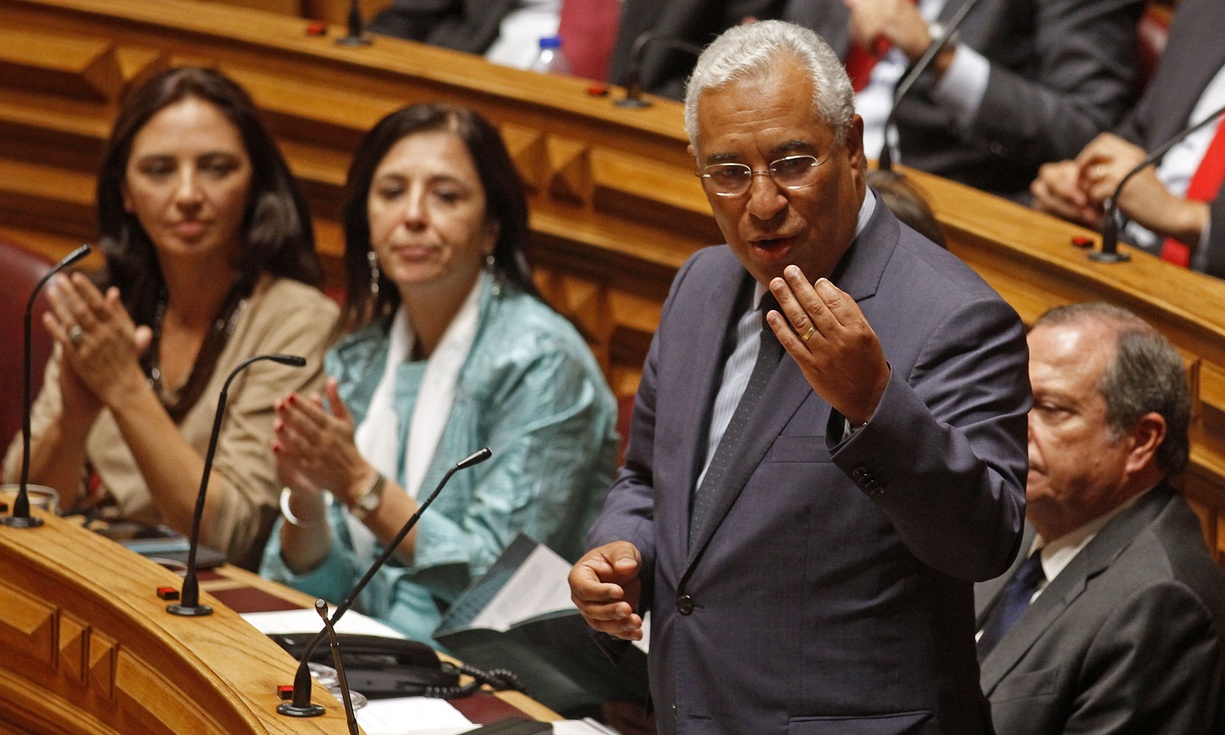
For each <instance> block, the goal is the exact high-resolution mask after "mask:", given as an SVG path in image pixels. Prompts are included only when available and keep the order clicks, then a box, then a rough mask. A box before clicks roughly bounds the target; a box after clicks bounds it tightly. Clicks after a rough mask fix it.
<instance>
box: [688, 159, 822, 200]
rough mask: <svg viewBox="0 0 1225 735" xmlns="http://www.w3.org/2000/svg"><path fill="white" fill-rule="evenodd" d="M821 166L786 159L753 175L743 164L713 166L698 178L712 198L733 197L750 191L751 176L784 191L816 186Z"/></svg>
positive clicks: (800, 160) (817, 161) (819, 162)
mask: <svg viewBox="0 0 1225 735" xmlns="http://www.w3.org/2000/svg"><path fill="white" fill-rule="evenodd" d="M823 162H824V161H823V160H817V157H816V156H786V157H783V158H780V159H778V160H777V161H774V162H773V163H771V164H770V165H769V166H768V167H766V170H765V171H754V170H753V169H752V168H750V167H749V166H748V164H744V163H714V164H711V165H709V166H707V167H706V168H705V169H703V170H702V171H699V172H698V174H697V175H698V177H699V178H701V179H702V182H703V183H705V184H706V185H707V186H708V187H709V188H710V190H711V191H713V192H714V193H715V195H717V196H721V197H735V196H740V195H741V194H743V193H745V192H746V191H748V190H749V186H750V185H751V184H752V183H753V177H754V176H769V177H770V180H771V181H773V182H774V183H775V184H778V185H779V186H781V187H783V188H785V189H803V188H804V187H806V186H812V185H813V184H815V183H816V182H817V167H818V166H820V165H821V164H822V163H823Z"/></svg>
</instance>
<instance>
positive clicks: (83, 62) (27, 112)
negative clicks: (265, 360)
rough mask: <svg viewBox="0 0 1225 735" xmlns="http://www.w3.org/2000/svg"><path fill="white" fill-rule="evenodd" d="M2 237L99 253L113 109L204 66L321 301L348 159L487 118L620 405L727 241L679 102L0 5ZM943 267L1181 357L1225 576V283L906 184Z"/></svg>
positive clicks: (163, 23) (164, 16) (229, 20)
mask: <svg viewBox="0 0 1225 735" xmlns="http://www.w3.org/2000/svg"><path fill="white" fill-rule="evenodd" d="M0 15H3V17H4V18H5V19H6V23H5V24H4V27H3V28H2V29H0V140H3V141H4V142H5V145H4V146H0V235H7V236H9V237H11V238H13V239H15V240H17V241H18V242H21V243H24V244H25V245H26V246H27V247H29V248H31V249H33V250H37V251H40V252H44V253H46V254H49V255H52V256H55V257H59V256H61V255H63V254H64V253H67V252H68V250H69V249H70V248H71V247H74V246H75V245H76V244H79V242H80V241H81V240H85V239H89V238H91V237H93V236H94V234H95V233H94V219H93V212H92V210H91V200H92V186H93V172H94V169H95V167H96V165H97V160H98V157H99V155H100V151H101V147H102V144H103V141H104V140H105V136H106V133H107V130H108V127H109V124H110V120H111V119H113V116H114V112H115V109H116V107H117V104H118V100H119V95H120V94H121V92H122V90H123V89H124V88H125V86H126V85H130V84H131V83H132V82H133V81H135V80H138V79H140V78H141V77H142V76H143V75H145V74H148V73H149V72H151V71H152V70H154V69H157V68H160V67H163V66H166V65H169V64H175V63H184V62H192V63H206V64H213V65H216V66H218V67H219V68H221V69H222V70H224V71H225V72H227V73H229V74H231V75H232V76H233V77H234V78H235V79H237V80H238V81H240V82H241V83H242V84H243V85H244V86H246V87H247V88H248V89H249V90H250V91H251V93H252V95H253V97H254V98H255V100H256V101H257V103H258V104H259V105H260V106H261V107H262V108H263V109H264V110H265V112H266V114H267V119H268V121H269V123H270V126H271V127H272V129H273V131H274V133H275V134H276V136H277V138H278V140H279V141H280V142H281V144H282V146H283V149H284V151H285V152H286V155H287V157H288V159H289V161H290V164H291V166H292V168H293V170H294V172H295V173H296V174H297V175H298V176H299V177H301V179H302V181H303V182H304V185H305V188H306V191H307V193H308V196H309V198H310V201H311V207H312V210H313V212H314V213H315V215H316V218H317V221H316V231H317V234H318V239H319V245H320V249H321V251H322V252H323V254H324V258H325V263H326V265H327V268H328V272H329V278H330V281H331V283H333V284H338V283H340V279H341V265H340V253H341V249H342V245H341V238H340V229H339V223H338V220H337V215H338V211H339V206H340V201H341V198H342V194H343V192H342V189H343V182H344V175H345V170H346V167H347V164H348V160H349V155H350V151H351V150H352V148H353V147H354V146H355V145H356V143H357V141H358V139H359V138H360V137H361V135H362V133H363V132H364V131H365V130H366V129H368V128H369V127H370V125H371V124H372V123H373V122H374V121H375V120H377V119H378V118H379V117H380V116H381V115H383V114H385V113H387V112H389V111H391V110H393V109H395V108H397V107H399V106H400V105H403V104H405V103H409V102H415V101H422V100H444V101H449V102H456V103H460V104H464V105H468V106H471V107H473V108H475V109H477V110H479V111H480V112H482V113H483V114H485V115H486V116H487V117H489V118H490V119H491V120H493V121H494V122H495V124H497V125H498V126H499V128H500V130H501V131H502V133H503V135H504V137H505V138H506V140H507V143H508V146H509V148H510V150H511V152H512V155H513V156H514V159H515V162H516V164H517V166H518V168H519V171H520V173H521V174H522V175H523V177H524V179H525V180H526V182H527V183H528V186H529V189H530V194H531V206H532V220H531V225H532V230H533V243H532V246H531V251H530V252H531V256H532V258H533V262H534V264H535V266H536V272H537V279H538V282H539V284H540V286H541V288H542V291H543V293H544V294H545V296H546V297H547V298H548V300H549V301H550V302H551V303H552V304H553V305H554V306H555V307H556V308H557V309H558V310H559V311H561V312H562V313H564V314H566V315H568V316H569V317H571V319H572V320H573V321H575V322H576V323H577V324H578V325H579V326H580V327H581V328H582V329H583V331H584V334H585V335H586V336H587V338H588V341H589V342H590V344H591V345H592V349H593V350H594V352H595V353H596V356H597V358H598V359H599V360H600V361H601V364H602V366H603V367H604V369H605V371H606V374H607V375H608V377H609V380H610V382H611V384H612V385H613V388H614V390H615V391H616V392H617V393H618V395H622V396H624V395H628V394H632V392H633V390H634V388H635V386H636V385H637V380H638V376H639V374H640V368H641V364H642V360H643V357H644V356H645V353H646V349H647V347H648V345H649V343H650V339H651V335H652V334H653V332H654V329H655V325H656V324H657V322H658V318H659V310H660V306H661V304H662V301H663V299H664V297H665V296H666V293H667V288H668V284H669V282H670V280H671V278H672V276H673V275H674V273H675V271H676V269H677V267H678V266H680V264H681V263H682V262H684V259H685V258H686V257H687V256H688V255H689V254H691V253H692V252H694V251H695V250H696V249H697V248H699V247H702V246H703V245H707V244H711V243H717V242H721V241H722V238H721V236H720V235H719V231H718V228H717V227H716V226H715V223H714V220H713V218H712V217H711V215H710V210H709V207H708V205H707V203H706V200H705V197H704V195H703V193H702V190H701V187H700V186H699V184H698V180H697V179H696V177H695V176H694V175H693V165H692V161H691V159H690V158H689V156H688V154H687V152H686V138H685V134H684V131H683V122H682V114H681V109H680V106H679V105H678V104H676V103H674V102H670V101H666V100H659V99H656V98H649V99H651V100H652V101H653V104H652V105H651V106H650V107H648V108H646V109H642V110H628V109H624V108H622V107H618V106H616V105H615V104H614V101H615V100H616V99H619V98H621V97H623V96H624V91H623V90H620V89H616V88H614V89H613V90H612V92H611V94H609V95H607V96H594V95H592V94H589V90H588V85H587V83H586V82H583V81H581V80H577V79H570V78H560V77H552V76H545V75H538V74H533V73H531V72H522V71H518V70H514V69H507V68H503V67H497V66H493V65H490V64H487V63H485V62H484V61H483V60H482V59H480V58H478V57H475V56H471V55H466V54H460V53H456V52H451V51H447V50H444V49H436V48H429V47H424V46H421V45H418V44H413V43H409V42H405V41H399V40H396V39H387V38H378V39H375V43H373V44H372V45H370V46H367V47H362V48H345V47H341V46H338V45H336V44H335V43H334V39H335V37H336V36H338V35H341V34H343V29H342V28H340V27H335V26H334V27H332V28H331V30H330V33H329V35H327V36H324V37H316V36H310V35H308V34H307V32H306V30H307V25H308V23H309V22H308V21H307V20H305V19H298V18H291V17H287V16H284V15H277V14H270V13H266V12H261V11H258V10H250V9H246V8H241V7H233V6H224V7H223V6H218V5H215V4H213V3H201V2H195V1H194V0H160V1H158V2H154V1H152V0H0ZM915 178H916V180H917V181H918V183H919V185H920V186H921V187H922V188H923V189H925V190H926V191H927V192H928V194H929V195H930V198H931V200H932V203H933V206H934V209H935V210H936V214H937V216H938V218H939V219H940V222H941V225H942V227H943V228H944V230H945V233H946V236H947V238H948V240H949V243H950V248H951V249H952V250H953V252H955V253H957V254H958V255H959V256H961V257H962V258H964V259H965V260H966V261H967V262H968V263H970V264H971V265H972V266H973V267H974V268H975V269H976V270H977V271H978V272H979V273H981V274H982V275H983V277H984V278H986V279H987V280H988V281H989V282H990V283H991V284H992V285H993V286H994V287H995V288H997V289H998V290H999V291H1000V293H1002V294H1003V295H1004V297H1005V298H1006V299H1008V301H1009V302H1010V303H1011V304H1012V305H1013V306H1014V307H1015V308H1016V309H1017V311H1018V312H1019V313H1020V314H1021V316H1022V317H1023V318H1024V319H1025V320H1026V321H1030V320H1032V319H1033V318H1035V317H1036V316H1037V315H1038V314H1039V313H1041V312H1042V311H1044V310H1045V309H1047V308H1049V307H1051V306H1054V305H1057V304H1063V303H1068V302H1073V301H1084V300H1091V299H1102V300H1107V301H1112V302H1114V303H1118V304H1120V305H1123V306H1126V307H1128V308H1130V309H1133V310H1135V311H1137V312H1138V313H1139V314H1140V315H1141V316H1143V317H1144V318H1146V319H1148V320H1150V321H1151V322H1153V323H1154V324H1156V325H1157V326H1158V327H1159V328H1160V329H1161V330H1162V331H1163V332H1164V333H1165V334H1167V335H1168V336H1169V337H1170V338H1171V339H1172V340H1173V341H1174V342H1175V343H1176V344H1177V345H1178V346H1179V348H1180V349H1182V350H1183V353H1184V355H1185V357H1186V359H1187V362H1188V370H1189V373H1190V375H1191V376H1192V379H1193V385H1194V387H1195V395H1196V424H1195V427H1194V447H1193V452H1192V467H1191V469H1190V471H1189V472H1188V473H1187V475H1186V476H1185V478H1184V480H1183V484H1184V487H1185V491H1186V494H1187V496H1188V497H1189V498H1190V499H1191V500H1192V502H1193V503H1194V504H1195V507H1196V510H1197V511H1198V512H1199V513H1200V516H1201V519H1202V520H1203V523H1204V532H1205V537H1206V538H1207V540H1208V542H1209V544H1210V545H1211V547H1212V548H1213V549H1214V550H1215V553H1216V554H1217V556H1218V559H1220V560H1222V562H1223V563H1225V283H1223V282H1221V281H1218V280H1216V279H1212V278H1209V277H1206V276H1203V275H1200V274H1197V273H1190V272H1187V271H1184V270H1181V269H1178V268H1175V267H1173V266H1170V265H1168V264H1166V263H1163V262H1161V261H1160V260H1158V259H1156V258H1153V257H1151V256H1148V255H1146V254H1144V253H1139V252H1134V251H1131V250H1129V249H1128V248H1123V249H1124V250H1125V251H1127V252H1130V253H1132V255H1133V257H1132V260H1131V261H1130V262H1127V263H1121V264H1101V263H1094V262H1090V261H1089V260H1087V259H1086V257H1085V252H1084V251H1083V250H1081V249H1079V248H1077V247H1076V246H1074V245H1073V242H1074V241H1075V240H1076V239H1077V238H1088V240H1089V241H1090V242H1091V243H1095V242H1096V240H1097V238H1096V235H1094V233H1092V232H1089V231H1087V230H1084V229H1082V228H1079V227H1076V226H1073V225H1070V224H1068V223H1065V222H1062V221H1059V220H1056V219H1053V218H1050V217H1046V216H1044V215H1040V214H1037V213H1035V212H1032V211H1030V210H1028V209H1026V208H1024V207H1021V206H1018V205H1016V204H1013V203H1011V202H1007V201H1003V200H1000V199H997V198H995V197H991V196H989V195H985V194H982V193H980V192H977V191H974V190H971V189H968V188H966V187H962V186H959V185H957V184H954V183H952V182H948V181H945V180H941V179H939V178H936V177H930V176H923V175H920V174H915Z"/></svg>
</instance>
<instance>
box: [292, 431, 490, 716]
mask: <svg viewBox="0 0 1225 735" xmlns="http://www.w3.org/2000/svg"><path fill="white" fill-rule="evenodd" d="M492 456H493V452H491V451H489V447H485V448H484V449H480V450H478V451H476V452H473V453H472V454H470V455H468V456H467V457H465V458H463V459H461V460H460V461H459V462H458V463H457V464H456V465H455V466H454V467H452V468H451V469H449V470H447V474H445V475H443V476H442V480H440V481H439V482H438V487H436V488H434V492H432V493H430V496H429V497H428V498H426V499H425V502H424V503H422V504H421V505H420V506H419V507H418V508H417V512H416V513H413V516H412V518H409V519H408V521H407V522H406V523H405V524H404V526H403V527H401V528H400V531H399V533H397V534H396V535H395V538H393V539H392V540H391V541H390V542H389V543H388V544H387V547H386V548H384V549H383V553H382V554H380V555H379V557H378V558H377V559H375V560H374V563H373V564H371V565H370V568H369V569H367V570H366V573H365V574H364V575H363V576H362V578H361V579H360V580H358V582H357V584H355V585H353V590H352V591H351V592H349V596H348V597H346V598H345V599H344V602H341V603H340V605H338V606H337V607H336V611H335V612H334V613H332V618H331V620H330V621H328V622H329V623H330V624H331V625H332V626H334V625H336V621H337V620H340V616H341V615H344V614H345V613H346V612H348V610H349V608H350V607H352V606H353V603H354V601H356V600H357V596H358V595H360V594H361V593H362V590H364V589H366V585H367V584H369V583H370V580H371V579H374V575H375V574H376V573H377V572H378V571H379V570H380V569H382V568H383V565H384V564H386V563H387V560H388V559H390V558H391V555H392V554H394V553H395V551H396V549H397V548H398V547H399V546H400V543H401V542H402V541H404V539H405V537H407V536H408V533H409V531H411V530H413V528H414V527H415V526H416V525H417V520H418V519H419V518H421V514H422V513H424V512H425V509H426V508H428V507H430V503H432V502H434V498H436V497H438V493H440V492H442V489H443V488H444V487H446V484H447V482H449V481H450V479H451V476H452V475H454V474H455V473H456V472H459V471H460V470H465V469H468V468H469V467H472V466H474V465H478V464H480V463H481V462H484V461H485V460H487V459H489V458H490V457H492ZM316 609H317V607H316ZM326 633H327V631H326V630H321V631H319V632H318V633H317V634H316V635H315V637H314V638H312V639H311V641H310V643H308V644H306V649H305V650H304V651H303V652H302V658H301V659H300V660H299V661H298V672H297V674H295V675H294V680H293V701H292V702H285V703H283V704H279V705H277V708H276V711H277V713H278V714H282V715H285V716H287V717H318V716H319V715H321V714H323V712H324V709H323V707H321V706H319V705H317V704H312V703H311V699H310V697H311V674H310V667H309V666H308V664H309V662H310V659H311V655H312V654H313V653H314V652H315V648H316V647H318V645H319V643H320V642H321V641H322V640H323V637H324V635H326ZM341 686H342V687H344V684H343V682H342V683H341ZM345 691H348V687H345Z"/></svg>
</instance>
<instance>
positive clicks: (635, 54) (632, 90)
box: [613, 31, 702, 110]
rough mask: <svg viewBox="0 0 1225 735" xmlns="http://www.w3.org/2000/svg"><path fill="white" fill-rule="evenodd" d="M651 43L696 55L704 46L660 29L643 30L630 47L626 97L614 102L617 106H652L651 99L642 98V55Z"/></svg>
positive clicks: (636, 107) (626, 71)
mask: <svg viewBox="0 0 1225 735" xmlns="http://www.w3.org/2000/svg"><path fill="white" fill-rule="evenodd" d="M649 44H659V45H660V46H665V47H667V48H670V49H674V50H676V51H688V52H689V53H691V54H693V55H694V56H701V55H702V47H701V46H699V45H697V44H696V43H690V42H688V41H685V40H682V39H680V38H677V37H676V36H669V35H667V34H664V33H661V32H659V31H643V32H642V33H640V34H638V37H637V38H635V39H634V45H633V46H631V47H630V63H629V66H627V67H626V69H625V79H626V82H625V97H624V99H619V100H617V101H616V102H614V103H613V104H614V105H616V106H617V107H628V108H630V109H634V110H638V109H642V108H643V107H650V106H651V103H650V101H649V100H645V99H643V98H642V55H643V52H644V51H645V50H646V47H647V46H648V45H649Z"/></svg>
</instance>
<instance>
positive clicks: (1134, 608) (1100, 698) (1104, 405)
mask: <svg viewBox="0 0 1225 735" xmlns="http://www.w3.org/2000/svg"><path fill="white" fill-rule="evenodd" d="M1029 348H1030V380H1031V382H1032V383H1033V388H1034V408H1033V411H1032V412H1031V413H1030V419H1029V481H1028V485H1027V487H1026V495H1027V497H1028V499H1029V506H1028V508H1027V511H1026V515H1027V517H1028V519H1029V524H1028V526H1027V528H1026V543H1025V544H1023V546H1022V550H1023V552H1024V553H1023V554H1021V555H1020V557H1019V558H1018V560H1017V563H1016V565H1015V567H1016V568H1015V570H1014V572H1013V573H1012V574H1009V575H1006V576H1004V577H1001V578H1000V579H998V580H992V581H991V582H988V583H985V584H981V585H979V586H978V587H977V588H976V590H975V595H976V598H977V599H976V603H977V607H978V613H979V622H980V625H981V626H982V628H983V633H982V636H981V638H980V639H979V651H980V657H981V658H982V662H983V666H982V684H983V689H984V691H985V692H986V693H987V695H988V697H989V698H990V700H991V714H992V717H993V719H994V720H995V727H996V731H997V732H998V733H999V735H1021V734H1022V733H1024V734H1025V735H1056V734H1057V733H1073V732H1074V733H1145V735H1161V734H1163V733H1168V734H1169V735H1175V734H1177V735H1201V734H1202V735H1208V733H1222V732H1225V707H1223V705H1222V695H1223V693H1225V689H1223V688H1222V686H1223V682H1222V677H1223V676H1225V573H1222V571H1221V570H1220V568H1219V567H1217V566H1216V564H1214V563H1213V561H1212V558H1211V557H1210V556H1209V554H1208V550H1207V548H1206V546H1205V544H1204V539H1203V536H1202V535H1201V533H1200V526H1199V521H1198V519H1197V518H1196V516H1195V514H1194V513H1193V512H1192V511H1191V509H1190V508H1189V507H1187V504H1186V502H1185V501H1184V500H1183V499H1182V496H1181V495H1179V494H1178V492H1177V491H1176V490H1174V489H1173V488H1172V487H1171V486H1170V485H1169V483H1168V482H1167V478H1168V477H1169V476H1170V475H1173V474H1178V473H1180V472H1181V471H1182V469H1183V467H1185V465H1186V463H1187V453H1188V446H1189V442H1190V440H1189V438H1188V436H1187V424H1188V421H1189V419H1190V413H1191V400H1190V397H1189V395H1188V391H1187V381H1186V374H1185V371H1184V368H1183V364H1182V360H1181V359H1180V358H1179V355H1178V352H1177V351H1176V350H1175V349H1174V348H1173V346H1171V345H1170V343H1169V342H1167V341H1166V339H1165V338H1164V337H1162V336H1161V335H1160V334H1159V333H1157V331H1156V330H1154V329H1153V328H1152V327H1150V326H1149V325H1148V324H1146V323H1145V322H1143V321H1142V320H1140V318H1139V317H1136V316H1135V315H1133V314H1131V313H1130V312H1127V311H1124V310H1123V309H1119V308H1117V307H1113V306H1109V305H1106V304H1081V305H1076V306H1070V307H1062V308H1059V309H1055V310H1053V311H1051V312H1049V313H1047V314H1046V315H1044V316H1043V317H1042V318H1040V319H1039V320H1038V322H1037V323H1036V324H1035V325H1034V328H1033V330H1032V331H1031V332H1030V334H1029ZM1035 531H1036V534H1037V535H1036V537H1035ZM1048 580H1049V581H1048ZM1214 723H1215V724H1214Z"/></svg>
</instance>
